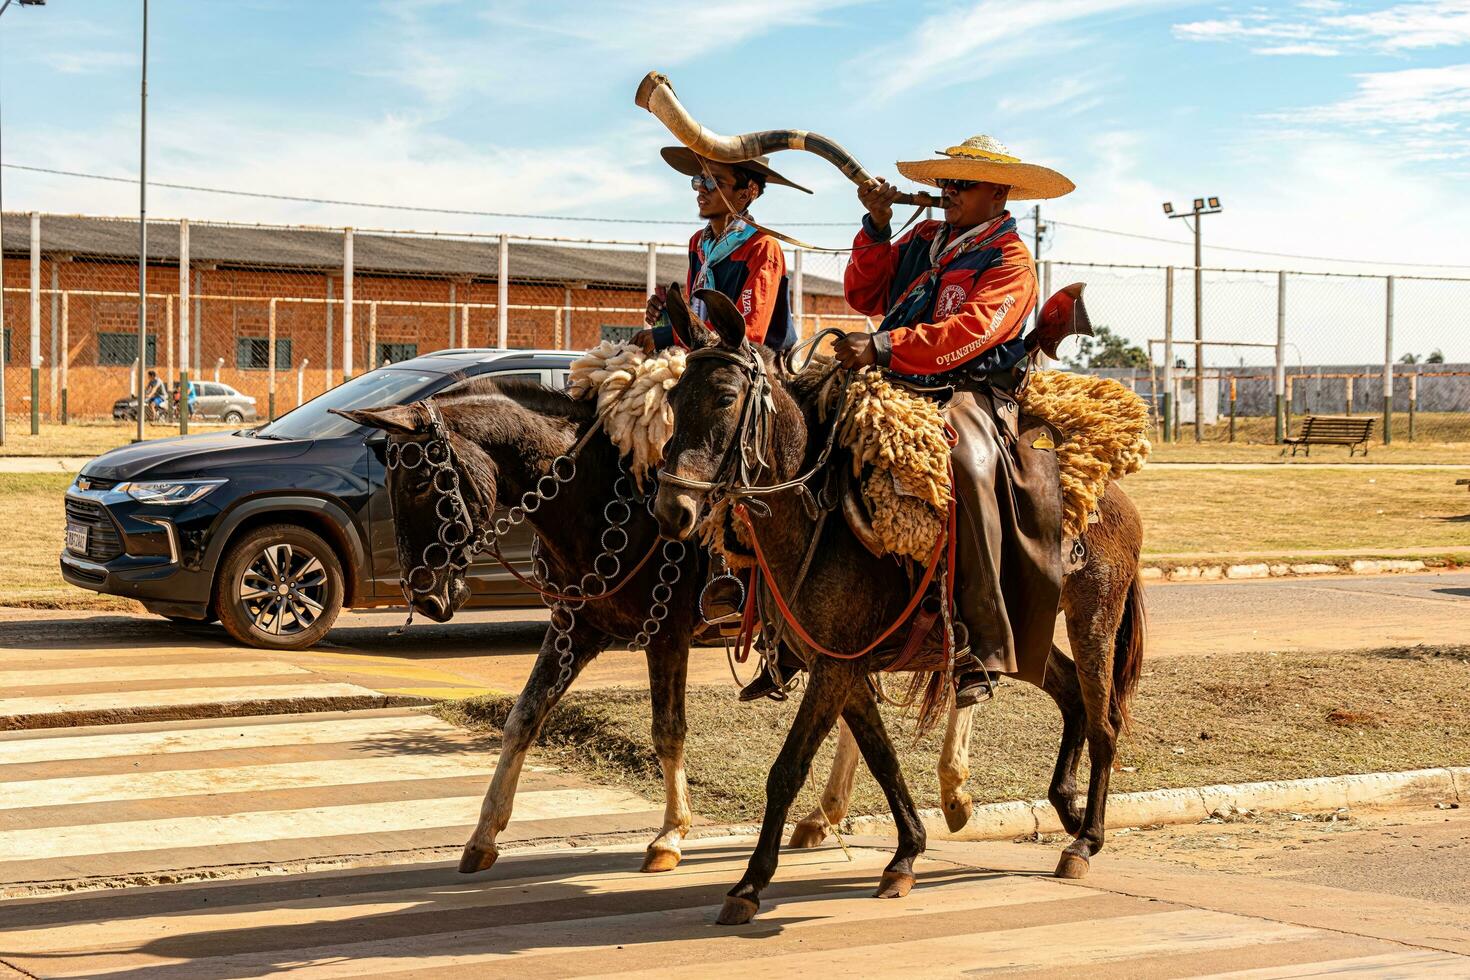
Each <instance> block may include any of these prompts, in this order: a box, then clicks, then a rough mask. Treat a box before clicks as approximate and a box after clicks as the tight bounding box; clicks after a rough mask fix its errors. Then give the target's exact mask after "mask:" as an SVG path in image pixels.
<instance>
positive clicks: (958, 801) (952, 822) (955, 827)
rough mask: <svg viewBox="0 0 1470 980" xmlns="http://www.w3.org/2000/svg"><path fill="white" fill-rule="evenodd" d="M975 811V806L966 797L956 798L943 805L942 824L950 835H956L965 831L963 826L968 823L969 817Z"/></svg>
mask: <svg viewBox="0 0 1470 980" xmlns="http://www.w3.org/2000/svg"><path fill="white" fill-rule="evenodd" d="M974 811H975V804H974V803H973V802H972V801H971V799H970V797H969V796H968V795H966V796H957V797H955V798H954V799H952V800H948V801H946V802H945V804H944V823H945V826H947V827H949V832H950V833H951V834H958V833H959V832H960V831H961V830H964V829H965V824H967V823H969V822H970V816H971V814H972V813H974Z"/></svg>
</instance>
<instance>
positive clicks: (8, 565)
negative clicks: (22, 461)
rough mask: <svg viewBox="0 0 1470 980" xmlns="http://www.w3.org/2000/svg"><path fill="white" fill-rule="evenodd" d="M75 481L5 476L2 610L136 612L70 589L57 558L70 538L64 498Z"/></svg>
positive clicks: (131, 605)
mask: <svg viewBox="0 0 1470 980" xmlns="http://www.w3.org/2000/svg"><path fill="white" fill-rule="evenodd" d="M71 480H72V478H71V477H69V476H66V475H65V474H53V473H5V474H0V513H3V514H4V515H5V520H4V524H3V525H0V554H3V555H4V556H5V560H4V561H3V562H0V605H5V606H29V607H32V608H36V609H136V608H138V604H137V603H135V602H133V601H132V600H131V599H124V598H122V597H120V596H105V595H99V594H97V593H96V592H90V591H88V590H86V589H79V588H77V587H75V586H72V585H68V584H67V583H66V582H65V581H63V580H62V578H61V568H60V566H59V564H58V556H60V554H61V549H62V547H63V545H64V542H65V538H66V512H65V509H64V506H63V503H62V501H63V498H64V497H65V494H66V488H67V486H68V485H69V484H70V483H71Z"/></svg>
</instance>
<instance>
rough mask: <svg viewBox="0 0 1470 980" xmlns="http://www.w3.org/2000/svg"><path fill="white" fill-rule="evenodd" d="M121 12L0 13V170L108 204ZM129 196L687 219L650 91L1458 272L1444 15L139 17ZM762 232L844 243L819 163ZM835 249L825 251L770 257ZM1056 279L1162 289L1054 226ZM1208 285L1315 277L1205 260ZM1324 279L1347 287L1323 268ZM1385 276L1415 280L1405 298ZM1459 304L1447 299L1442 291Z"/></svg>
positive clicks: (1075, 10)
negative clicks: (985, 156)
mask: <svg viewBox="0 0 1470 980" xmlns="http://www.w3.org/2000/svg"><path fill="white" fill-rule="evenodd" d="M140 8H141V4H140V2H137V0H131V2H127V0H50V2H49V3H48V5H47V6H45V7H41V8H34V7H25V8H22V7H20V6H19V5H18V4H13V5H12V6H11V9H10V10H9V11H8V12H7V13H6V14H5V16H4V18H3V20H0V86H3V91H0V97H3V102H4V135H3V138H4V158H5V160H6V161H7V162H9V163H14V164H25V165H31V166H39V167H52V168H60V169H67V170H79V171H87V172H93V173H104V174H115V175H124V176H129V175H134V174H136V169H137V83H138V64H139V62H138V53H137V46H138V33H139V21H140V17H139V11H140ZM150 10H151V18H152V22H151V42H150V43H151V47H150V146H151V149H150V154H151V155H150V176H152V177H153V178H155V179H157V180H167V181H176V182H183V183H195V184H206V185H211V186H221V187H231V188H240V189H247V190H255V191H266V192H273V193H284V194H299V195H321V196H328V197H334V198H349V199H357V200H370V201H387V202H396V203H403V204H415V205H423V206H430V207H450V208H456V207H457V208H467V209H476V210H505V211H532V212H544V213H552V214H563V215H596V216H607V217H622V218H664V219H684V218H686V217H689V216H690V203H691V202H690V200H689V199H690V196H691V195H690V192H689V191H688V188H687V184H686V182H685V179H684V178H681V177H679V176H677V175H675V174H674V173H673V172H672V171H669V170H668V169H666V168H665V167H664V166H663V164H662V163H661V161H660V160H659V159H658V156H657V148H658V147H659V146H660V145H661V144H662V143H664V142H666V141H667V139H666V136H665V135H664V134H663V132H662V130H661V127H660V126H659V125H658V123H657V122H656V121H655V120H653V118H652V117H650V116H648V115H647V114H645V113H643V112H642V111H641V110H638V109H636V108H635V107H634V106H633V104H632V95H633V91H634V88H635V87H636V85H637V82H638V80H639V79H640V78H641V77H642V75H643V74H644V72H646V71H647V70H649V69H652V68H657V69H660V70H663V71H665V72H667V73H668V74H669V75H670V77H671V78H672V79H673V80H674V83H675V86H676V88H677V90H678V92H679V95H680V97H681V98H682V99H683V101H684V103H685V104H686V106H688V107H689V108H690V109H691V110H692V111H693V112H694V113H695V114H696V115H697V116H698V117H699V118H700V119H701V120H702V121H704V122H705V123H706V124H707V125H709V126H711V127H712V128H714V129H716V130H718V131H721V132H726V133H731V132H740V131H745V130H750V129H764V128H775V127H795V128H805V129H813V130H818V131H820V132H823V133H826V134H827V135H830V136H832V137H834V138H835V139H837V140H839V141H840V142H842V143H843V144H845V145H846V146H847V147H848V148H849V149H851V150H852V151H853V152H854V153H855V154H856V155H857V156H858V157H859V159H861V160H862V161H863V162H864V163H865V165H866V166H867V167H868V168H869V169H870V170H872V171H874V172H876V173H883V174H889V175H891V174H892V173H893V171H892V162H893V161H894V160H895V159H901V158H922V157H925V156H928V155H929V154H930V153H932V152H933V151H934V150H935V149H936V148H939V147H942V146H946V145H949V144H950V143H954V142H958V141H959V140H961V139H962V138H964V137H966V136H969V135H971V134H974V133H978V132H986V133H990V134H992V135H994V136H996V137H998V138H1000V139H1001V140H1003V141H1004V142H1006V143H1008V144H1009V145H1010V146H1011V147H1012V149H1013V150H1015V151H1017V152H1018V153H1020V154H1021V155H1023V156H1025V157H1027V158H1029V159H1036V160H1038V161H1040V162H1045V163H1048V164H1050V165H1053V166H1055V167H1057V168H1058V169H1060V170H1062V171H1063V172H1065V173H1067V174H1068V175H1069V176H1070V177H1072V178H1073V179H1074V180H1075V181H1076V183H1077V185H1078V190H1077V192H1076V193H1074V194H1073V195H1071V196H1069V197H1067V198H1063V199H1061V200H1058V201H1055V202H1049V203H1048V204H1047V205H1045V210H1046V213H1047V214H1048V215H1049V216H1050V217H1052V218H1054V219H1056V220H1058V221H1061V222H1068V223H1070V224H1073V225H1089V226H1096V227H1104V228H1110V229H1114V230H1117V231H1125V232H1130V233H1133V234H1140V235H1156V236H1161V237H1165V238H1178V239H1183V238H1184V237H1186V230H1185V228H1184V227H1183V226H1182V222H1178V221H1172V222H1171V221H1166V220H1165V219H1164V218H1163V216H1162V214H1161V213H1160V210H1159V203H1160V202H1161V201H1163V200H1166V199H1173V200H1175V201H1185V200H1188V199H1189V198H1191V197H1193V196H1196V195H1202V194H1218V195H1219V196H1220V197H1221V198H1222V199H1223V200H1224V202H1225V207H1226V211H1225V213H1224V214H1223V215H1220V216H1219V217H1215V218H1211V219H1209V223H1208V224H1207V226H1206V230H1207V238H1206V242H1207V246H1208V245H1210V244H1215V245H1229V246H1235V247H1239V248H1256V249H1264V250H1268V251H1277V252H1288V253H1302V254H1309V255H1327V256H1337V257H1342V258H1352V259H1360V260H1388V259H1393V260H1397V261H1400V262H1407V263H1462V264H1467V265H1470V249H1467V247H1466V242H1467V241H1470V235H1467V234H1466V233H1465V230H1464V229H1465V228H1466V227H1467V225H1470V200H1467V195H1466V193H1465V191H1466V188H1467V177H1470V163H1467V158H1470V0H1423V2H1388V3H1369V2H1354V0H1343V2H1336V0H1307V2H1299V3H1275V4H1271V5H1268V6H1262V5H1255V4H1250V3H1161V2H1146V0H1144V2H1141V0H1048V2H1028V3H1020V2H1016V0H947V2H908V3H885V2H876V0H868V2H864V0H744V2H732V0H702V2H698V3H691V2H689V0H679V2H672V0H642V2H621V0H612V2H600V3H582V2H565V3H558V2H552V0H541V2H519V0H481V2H456V0H399V2H394V3H363V2H343V0H312V2H302V0H208V2H202V0H153V2H152V4H151V8H150ZM777 163H778V165H780V166H782V167H784V168H785V169H786V170H788V171H789V172H790V174H791V175H792V176H793V177H795V178H796V179H798V180H800V181H801V182H803V183H806V184H807V185H808V186H810V187H812V188H813V189H814V190H816V191H817V194H816V195H815V196H814V197H810V198H808V197H806V196H805V195H800V194H797V193H795V192H792V191H787V190H783V189H773V190H772V191H771V192H770V194H769V195H768V197H767V199H766V200H765V201H763V202H762V204H761V206H760V207H759V208H758V210H757V214H758V216H759V217H760V218H761V219H762V220H764V221H766V222H767V223H770V224H772V225H775V226H777V227H780V226H781V225H782V224H783V222H792V223H795V222H804V221H848V220H852V221H855V220H856V218H857V216H858V214H859V210H858V207H857V204H856V201H855V198H854V197H853V193H852V190H851V188H850V186H848V185H846V184H845V183H844V181H843V180H842V178H841V177H840V175H838V174H837V172H836V171H835V170H833V169H832V168H830V167H828V166H827V165H826V164H823V163H822V162H821V161H819V160H817V159H816V158H815V157H810V156H806V155H788V156H787V157H784V158H781V159H779V160H778V161H777ZM4 200H5V206H6V208H7V210H14V209H32V208H34V209H39V210H45V211H64V212H87V213H102V214H128V213H135V212H136V206H137V199H136V191H135V189H133V188H131V187H129V186H126V185H113V184H105V183H96V182H90V181H81V180H75V179H68V178H61V177H49V176H41V175H36V174H29V173H23V172H18V171H16V170H7V171H6V172H5V174H4ZM150 212H151V213H153V214H156V215H158V216H182V215H187V216H190V217H194V218H205V217H213V218H223V219H233V220H260V221H303V222H312V223H322V224H338V225H340V224H352V225H355V226H358V227H415V228H425V229H440V230H479V231H488V230H493V231H500V230H510V231H518V232H538V233H545V234H563V235H599V236H616V237H624V238H660V239H676V238H679V237H682V236H683V235H685V234H687V231H688V228H687V226H685V227H681V226H678V225H653V226H650V225H632V224H624V225H604V224H595V223H590V222H542V221H529V220H524V221H522V220H514V221H509V220H492V219H479V218H469V217H452V216H433V215H422V214H415V215H405V214H395V213H391V212H383V211H374V210H364V209H354V208H347V207H340V206H320V205H306V204H292V203H286V202H266V201H250V200H242V199H232V198H225V197H218V196H212V195H206V194H199V193H193V192H183V191H170V190H166V189H155V190H154V191H153V192H152V195H151V200H150ZM792 230H793V231H797V232H798V233H799V234H801V235H802V236H803V237H806V238H807V239H808V240H812V241H816V242H819V243H823V244H834V245H835V244H841V243H842V242H844V241H846V240H847V233H846V231H845V229H842V228H800V229H798V228H795V227H793V229H792ZM1049 255H1050V257H1052V258H1067V259H1074V260H1094V261H1107V260H1114V261H1128V262H1151V261H1168V260H1173V261H1176V262H1184V263H1187V262H1188V261H1189V260H1190V252H1189V250H1188V249H1187V248H1182V247H1176V246H1172V245H1169V244H1164V243H1158V242H1147V241H1140V240H1135V239H1128V238H1121V237H1113V236H1108V235H1101V234H1097V233H1094V232H1088V231H1084V230H1081V229H1078V228H1073V227H1059V228H1058V229H1057V234H1056V236H1055V238H1054V240H1053V241H1052V243H1051V245H1050V247H1049ZM1206 259H1207V261H1208V262H1211V263H1215V264H1225V265H1231V266H1249V267H1252V268H1275V267H1278V266H1281V265H1287V266H1292V267H1304V266H1310V267H1313V268H1329V267H1332V266H1328V265H1323V264H1321V263H1307V262H1304V261H1294V260H1281V259H1274V258H1270V257H1264V256H1249V255H1244V254H1236V253H1229V252H1224V251H1216V250H1211V249H1209V248H1207V253H1206ZM1338 268H1349V267H1347V266H1338ZM1400 271H1410V270H1408V269H1401V270H1400ZM1466 272H1467V273H1470V268H1467V269H1466Z"/></svg>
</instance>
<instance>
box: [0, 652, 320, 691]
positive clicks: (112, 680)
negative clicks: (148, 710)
mask: <svg viewBox="0 0 1470 980" xmlns="http://www.w3.org/2000/svg"><path fill="white" fill-rule="evenodd" d="M283 674H297V675H305V676H311V672H310V671H308V670H302V669H301V668H300V667H297V666H295V665H293V664H287V663H275V662H272V661H268V660H246V661H236V662H230V661H224V662H219V663H185V664H132V665H127V666H109V667H108V668H107V669H106V671H99V670H98V669H97V668H96V667H58V668H37V669H35V670H0V690H3V691H6V692H9V694H10V695H11V696H15V694H16V689H17V688H20V689H26V688H42V689H44V688H48V687H61V686H64V685H67V684H96V683H102V682H105V683H108V684H115V685H117V686H119V687H123V686H126V685H127V683H128V682H129V681H155V680H189V679H193V678H202V677H239V678H250V677H273V676H278V675H283ZM20 696H24V695H23V694H22V695H20Z"/></svg>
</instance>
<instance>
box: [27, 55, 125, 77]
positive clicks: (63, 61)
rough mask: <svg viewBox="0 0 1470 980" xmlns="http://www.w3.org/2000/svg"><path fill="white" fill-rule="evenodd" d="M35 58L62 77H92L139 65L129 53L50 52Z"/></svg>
mask: <svg viewBox="0 0 1470 980" xmlns="http://www.w3.org/2000/svg"><path fill="white" fill-rule="evenodd" d="M37 57H38V60H39V61H40V62H41V63H42V64H44V65H45V66H46V67H48V68H51V69H52V70H54V71H58V72H61V73H62V74H64V75H93V74H97V73H98V72H105V71H112V70H113V69H115V68H133V67H136V66H137V65H138V63H139V56H138V55H136V54H133V53H132V52H129V51H85V50H50V51H45V52H42V53H40V54H39V55H38V56H37Z"/></svg>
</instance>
